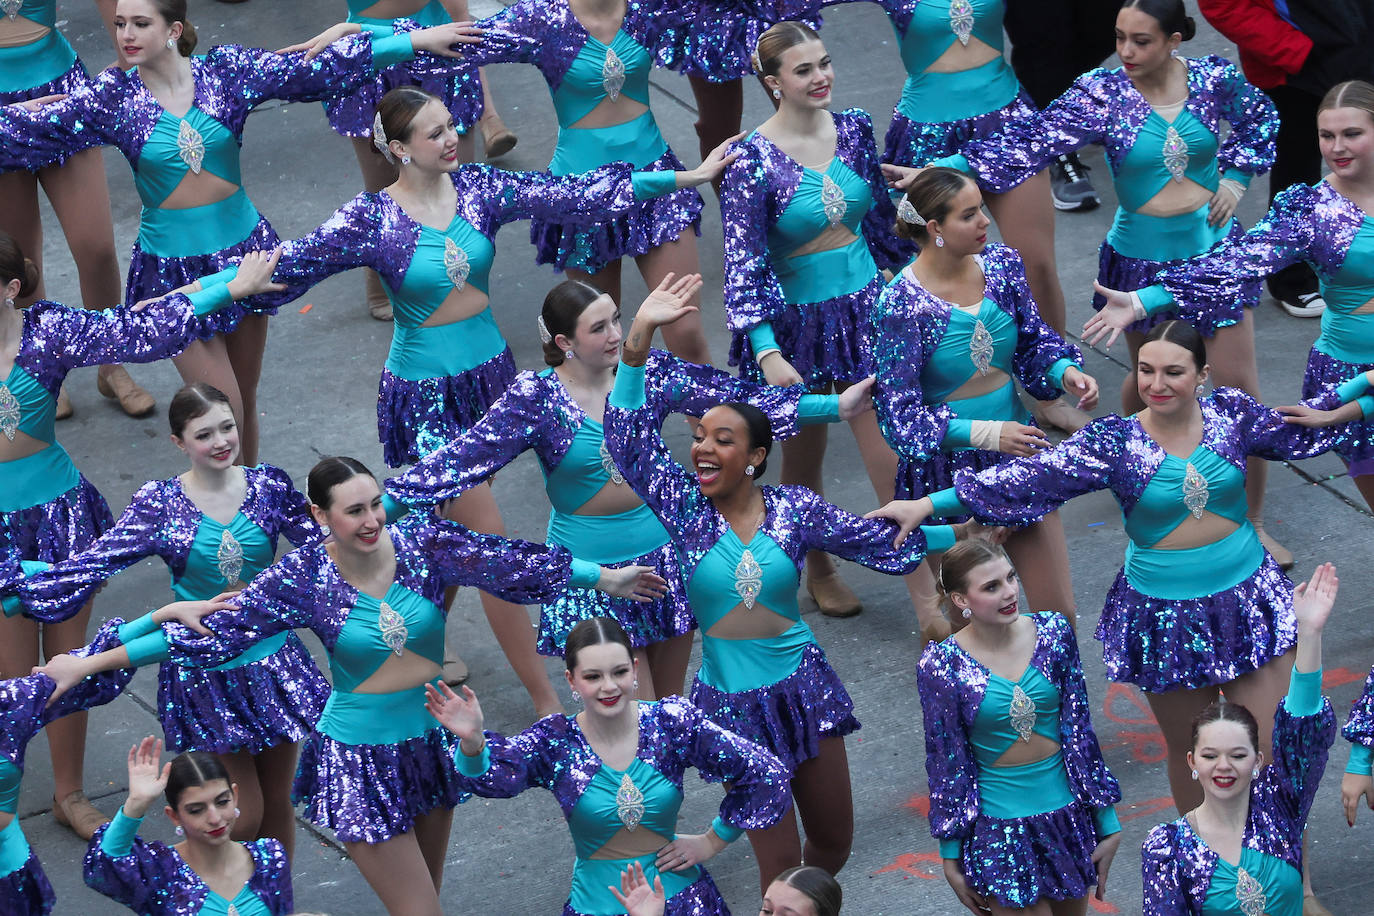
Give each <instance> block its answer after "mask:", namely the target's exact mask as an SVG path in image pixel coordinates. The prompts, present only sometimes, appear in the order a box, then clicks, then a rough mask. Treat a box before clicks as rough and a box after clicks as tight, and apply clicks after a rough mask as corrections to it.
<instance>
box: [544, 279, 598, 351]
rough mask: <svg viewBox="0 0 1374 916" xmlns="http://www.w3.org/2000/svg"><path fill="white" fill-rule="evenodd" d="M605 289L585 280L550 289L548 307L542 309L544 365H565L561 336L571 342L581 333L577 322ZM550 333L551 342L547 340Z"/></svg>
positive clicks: (547, 297)
mask: <svg viewBox="0 0 1374 916" xmlns="http://www.w3.org/2000/svg"><path fill="white" fill-rule="evenodd" d="M604 295H606V294H605V293H603V292H602V291H601V290H599V289H597V288H596V287H595V286H592V285H591V284H590V283H585V282H583V281H582V280H564V281H563V282H562V283H560V284H558V285H557V286H555V287H554V288H553V289H551V290H549V294H548V295H547V296H545V297H544V307H543V308H541V309H540V310H539V320H540V321H541V322H542V323H543V325H542V327H541V329H540V330H541V334H540V343H542V344H543V345H544V362H545V363H546V364H548V365H550V366H561V365H563V362H564V356H563V349H562V348H561V347H559V346H558V344H556V343H554V338H555V337H557V336H558V335H559V334H562V335H563V336H564V337H566V338H568V339H569V340H571V339H572V338H573V337H574V336H576V334H577V320H578V319H579V318H581V317H582V313H583V312H585V311H586V310H587V306H589V305H591V304H592V303H593V302H595V301H596V300H598V299H600V298H601V297H602V296H604ZM543 331H547V332H548V334H549V339H548V340H544V339H543V333H542V332H543Z"/></svg>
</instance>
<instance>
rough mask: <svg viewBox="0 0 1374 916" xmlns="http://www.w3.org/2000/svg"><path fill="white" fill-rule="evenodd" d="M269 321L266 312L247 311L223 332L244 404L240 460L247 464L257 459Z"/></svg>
mask: <svg viewBox="0 0 1374 916" xmlns="http://www.w3.org/2000/svg"><path fill="white" fill-rule="evenodd" d="M267 321H268V318H267V316H266V315H245V316H243V320H242V321H240V322H239V326H238V327H237V328H235V329H234V330H233V331H231V332H230V333H228V334H226V335H224V349H225V353H226V354H227V355H228V357H229V365H230V367H231V368H232V369H233V372H234V379H235V381H236V382H237V384H238V389H239V400H240V402H241V403H242V404H243V419H242V421H241V422H240V424H239V448H240V457H239V460H240V461H241V462H243V463H244V464H246V465H254V464H257V463H258V380H259V379H260V378H262V357H263V354H264V353H266V352H267Z"/></svg>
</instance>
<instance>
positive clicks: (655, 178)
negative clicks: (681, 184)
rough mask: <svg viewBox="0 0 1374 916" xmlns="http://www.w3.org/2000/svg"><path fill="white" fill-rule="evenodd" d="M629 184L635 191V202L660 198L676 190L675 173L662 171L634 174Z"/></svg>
mask: <svg viewBox="0 0 1374 916" xmlns="http://www.w3.org/2000/svg"><path fill="white" fill-rule="evenodd" d="M630 184H631V185H632V186H633V187H634V189H635V200H649V199H651V198H654V197H662V196H663V195H664V194H671V193H673V192H674V191H676V190H677V172H674V171H670V170H664V169H659V170H657V171H654V172H635V173H633V174H632V175H630Z"/></svg>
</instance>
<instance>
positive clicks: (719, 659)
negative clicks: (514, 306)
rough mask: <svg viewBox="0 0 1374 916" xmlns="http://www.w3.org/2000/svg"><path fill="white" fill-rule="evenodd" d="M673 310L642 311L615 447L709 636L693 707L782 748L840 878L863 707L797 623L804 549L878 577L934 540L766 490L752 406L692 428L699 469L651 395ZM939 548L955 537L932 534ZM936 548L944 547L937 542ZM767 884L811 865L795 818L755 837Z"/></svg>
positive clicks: (820, 860) (813, 856) (763, 421)
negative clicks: (682, 456)
mask: <svg viewBox="0 0 1374 916" xmlns="http://www.w3.org/2000/svg"><path fill="white" fill-rule="evenodd" d="M676 317H677V315H676V314H673V313H672V311H671V310H669V309H663V310H659V309H657V308H648V309H643V310H641V311H640V313H639V314H638V315H636V316H635V321H634V324H633V326H632V327H631V328H630V335H629V337H628V339H627V340H626V341H625V346H624V350H623V355H622V363H621V366H620V370H619V372H618V373H617V374H616V380H615V388H614V390H613V391H612V392H611V398H610V402H609V405H608V406H607V408H606V447H607V450H608V451H609V452H610V455H611V458H612V460H614V461H615V464H616V467H617V468H619V470H620V473H621V474H622V475H623V476H624V477H625V480H626V482H627V483H629V485H630V486H631V487H633V488H634V491H635V492H636V493H638V494H639V496H640V498H641V499H643V500H644V501H645V502H646V503H648V505H649V508H650V509H652V510H653V511H654V514H655V515H657V516H658V518H659V520H660V521H661V522H663V524H664V527H666V528H667V529H668V533H669V534H670V535H672V538H673V545H674V547H676V548H677V552H678V556H679V557H680V561H679V562H680V564H681V569H682V575H683V578H684V579H686V581H687V592H688V597H689V598H690V599H691V602H692V610H693V611H694V612H695V614H696V617H697V620H698V622H699V623H700V625H701V632H702V663H701V669H700V671H698V672H697V679H696V683H695V684H693V686H692V702H693V704H694V705H696V706H698V707H700V708H701V709H702V711H703V712H704V713H705V714H706V716H707V717H708V718H709V719H711V721H713V722H715V723H716V724H717V725H719V726H721V727H722V728H724V729H727V730H729V731H732V732H735V733H736V734H738V735H740V736H742V737H744V738H748V739H749V740H751V741H754V742H755V743H757V744H760V745H762V746H763V747H765V748H767V749H768V750H770V751H772V752H773V753H774V754H776V755H777V756H778V757H779V758H780V759H781V760H782V761H783V763H784V764H786V765H787V768H788V770H789V772H790V773H791V775H792V793H793V796H794V797H795V798H796V800H797V807H798V809H799V813H800V814H801V817H802V822H803V824H804V826H805V828H806V832H807V839H806V847H805V853H806V854H805V860H806V861H807V862H809V863H811V864H813V865H818V866H820V867H821V868H824V869H825V870H826V871H829V872H830V873H832V874H834V873H835V872H838V871H839V870H840V868H841V867H842V866H843V865H844V863H845V860H846V859H847V858H848V856H849V847H850V843H851V842H852V839H853V833H854V820H853V818H854V812H853V803H852V801H851V799H850V793H849V763H848V760H847V758H846V756H845V749H844V736H845V735H847V734H849V733H850V732H852V731H854V730H855V729H857V728H858V727H859V723H858V720H856V719H855V718H854V712H853V710H854V704H853V702H852V701H851V700H850V699H849V694H847V693H846V692H845V689H844V685H843V684H841V683H840V679H839V676H838V675H836V673H835V671H834V669H832V668H831V667H830V664H829V663H828V662H827V661H826V660H825V653H824V652H822V651H821V649H820V647H819V646H818V645H816V641H815V637H814V635H813V634H812V632H811V628H810V627H808V626H807V625H806V624H805V623H803V622H802V620H801V609H800V608H799V607H798V606H797V586H798V585H799V579H800V577H801V571H802V562H803V558H804V557H805V555H806V552H807V551H808V550H830V551H833V552H835V553H837V554H839V555H840V556H843V557H847V558H849V559H852V560H854V561H856V562H859V563H862V564H864V565H865V566H868V567H870V568H872V569H877V570H879V571H881V572H885V573H889V574H896V573H908V572H911V571H912V570H913V569H915V568H916V567H917V566H919V565H920V563H921V560H922V559H923V558H924V557H925V552H926V546H927V538H926V536H922V537H915V538H912V539H909V540H908V541H907V542H906V544H905V546H904V547H902V548H901V549H897V548H895V547H894V546H893V544H892V534H893V530H892V529H891V528H890V527H889V526H886V525H881V524H876V523H872V522H865V521H863V520H861V519H858V518H856V517H854V516H852V515H850V514H849V513H847V512H844V511H842V510H840V509H837V508H835V507H834V506H832V505H830V504H829V503H827V502H825V501H824V500H823V499H821V498H820V497H819V496H817V495H816V494H815V493H813V492H811V491H810V490H807V489H806V488H804V487H759V486H756V485H755V484H756V481H757V480H758V478H759V477H761V476H762V474H763V471H764V468H765V465H766V461H767V458H768V452H769V449H770V448H771V446H772V440H773V436H772V432H771V430H770V429H769V423H768V418H767V417H766V416H765V415H764V414H763V413H762V412H760V411H759V410H758V409H757V408H754V407H750V406H749V405H747V404H726V405H720V406H717V407H713V408H711V409H710V410H708V411H707V412H706V413H705V415H703V417H702V418H701V422H700V423H699V424H698V425H697V428H696V432H695V434H694V435H693V446H692V470H690V471H689V470H687V469H686V468H683V467H681V466H680V465H678V464H677V463H676V462H675V461H674V460H673V457H672V454H671V453H670V452H669V450H668V447H667V445H666V444H665V443H664V441H663V435H662V432H661V430H660V427H661V426H662V424H663V419H664V414H663V408H662V406H661V405H660V404H655V403H652V402H648V401H646V399H645V389H644V371H643V367H644V363H645V361H646V359H647V358H648V353H649V345H650V343H651V341H652V340H653V335H654V331H655V329H656V328H657V327H658V326H659V325H660V324H663V323H665V322H667V321H670V320H673V319H674V318H676ZM927 535H928V536H929V537H930V538H931V539H932V546H931V549H943V547H948V546H949V545H950V544H952V543H953V541H954V532H953V530H952V529H950V528H948V527H940V528H932V529H930V530H929V532H927ZM935 544H939V545H940V546H935ZM749 840H750V843H751V844H752V845H753V847H754V854H755V855H756V856H757V857H758V863H759V882H760V887H761V888H762V887H766V886H767V882H768V881H769V880H770V879H771V878H772V877H773V876H774V875H776V874H777V873H778V872H780V871H782V870H783V869H784V868H788V867H790V866H792V865H796V864H798V863H799V862H801V861H802V844H801V841H800V838H799V836H798V830H797V822H796V818H794V817H784V818H783V819H782V820H781V821H780V822H779V823H778V824H777V825H776V826H774V827H770V828H768V829H767V830H760V831H754V832H753V833H751V834H750V838H749Z"/></svg>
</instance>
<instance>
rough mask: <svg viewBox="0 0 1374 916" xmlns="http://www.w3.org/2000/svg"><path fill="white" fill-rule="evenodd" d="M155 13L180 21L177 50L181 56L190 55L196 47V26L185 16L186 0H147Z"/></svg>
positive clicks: (169, 19) (170, 22)
mask: <svg viewBox="0 0 1374 916" xmlns="http://www.w3.org/2000/svg"><path fill="white" fill-rule="evenodd" d="M148 2H150V3H152V5H153V9H155V10H157V14H158V15H159V16H161V17H162V18H163V19H165V20H166V21H167V24H168V25H171V24H172V23H174V22H180V23H181V37H180V38H178V39H177V52H178V53H179V54H180V55H181V56H182V57H190V56H191V52H192V51H194V50H195V49H196V27H195V26H193V25H191V20H189V19H187V18H186V0H148Z"/></svg>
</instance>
